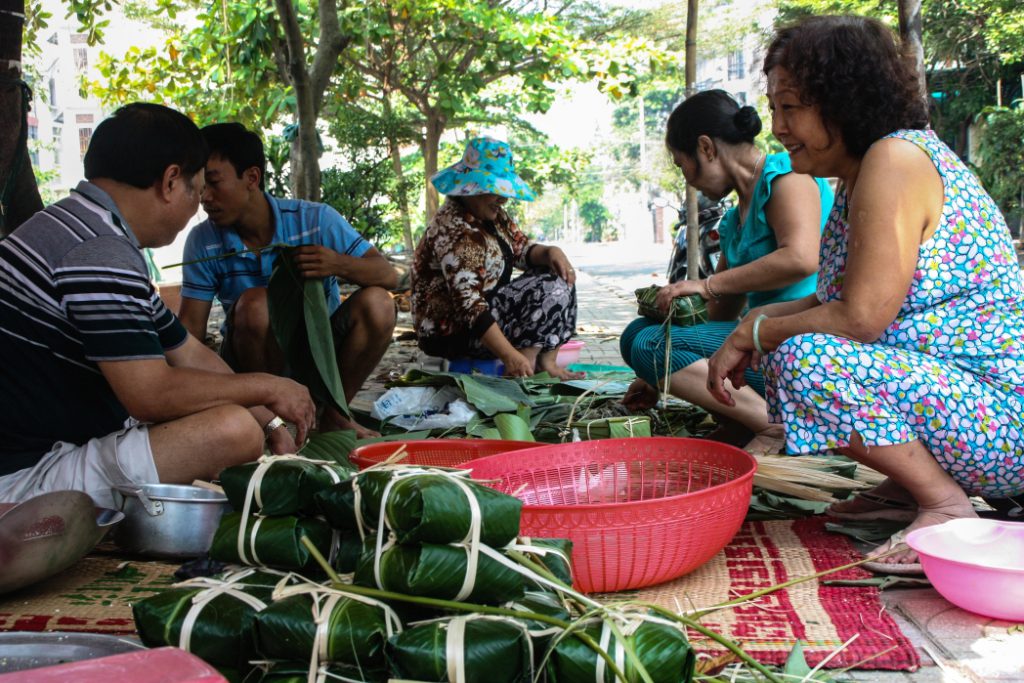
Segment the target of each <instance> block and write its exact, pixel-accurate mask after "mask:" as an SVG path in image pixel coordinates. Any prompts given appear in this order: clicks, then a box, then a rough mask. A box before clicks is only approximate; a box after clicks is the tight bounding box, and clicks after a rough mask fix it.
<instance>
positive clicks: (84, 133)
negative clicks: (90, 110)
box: [78, 128, 92, 161]
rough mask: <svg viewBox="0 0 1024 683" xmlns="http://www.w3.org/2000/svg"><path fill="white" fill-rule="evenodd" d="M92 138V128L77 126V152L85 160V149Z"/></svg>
mask: <svg viewBox="0 0 1024 683" xmlns="http://www.w3.org/2000/svg"><path fill="white" fill-rule="evenodd" d="M90 140H92V128H79V129H78V152H79V153H80V154H81V156H82V160H83V161H84V160H85V151H86V150H87V149H89V141H90Z"/></svg>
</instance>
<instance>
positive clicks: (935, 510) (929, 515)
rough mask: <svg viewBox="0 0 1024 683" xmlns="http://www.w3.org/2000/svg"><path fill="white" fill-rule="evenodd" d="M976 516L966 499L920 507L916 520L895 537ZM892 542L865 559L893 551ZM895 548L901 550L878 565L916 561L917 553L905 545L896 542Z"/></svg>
mask: <svg viewBox="0 0 1024 683" xmlns="http://www.w3.org/2000/svg"><path fill="white" fill-rule="evenodd" d="M977 516H978V515H977V513H976V512H975V511H974V506H973V505H971V503H970V501H967V500H966V499H965V500H962V501H960V500H957V501H954V502H951V503H950V504H948V505H938V506H935V507H921V508H919V509H918V514H917V518H916V519H915V520H914V521H913V522H911V524H910V526H908V527H907V528H906V529H904V530H903V531H901V532H900V533H899V534H898V535H897V536H898V537H899V538H900V539H902V538H903V537H905V536H906V534H908V533H910V532H911V531H913V530H915V529H922V528H924V527H928V526H933V525H935V524H942V523H943V522H948V521H949V520H951V519H970V518H972V517H977ZM894 538H896V537H894ZM892 541H893V539H889V540H888V541H886V542H885V543H883V544H882V545H880V546H879V547H877V548H875V549H874V550H872V551H871V552H870V553H868V554H867V557H868V558H873V557H878V556H879V555H882V554H884V553H887V552H889V551H890V550H893V549H894V548H893V542H892ZM896 546H897V547H901V548H902V550H898V551H897V552H895V553H893V554H892V555H888V556H887V557H883V558H881V559H879V560H877V562H878V564H894V565H895V564H913V563H915V562H917V561H918V556H917V553H916V552H915V551H913V550H911V549H910V548H909V547H908V546H907V545H905V544H903V543H900V542H898V543H897V544H896Z"/></svg>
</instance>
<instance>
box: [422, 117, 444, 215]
mask: <svg viewBox="0 0 1024 683" xmlns="http://www.w3.org/2000/svg"><path fill="white" fill-rule="evenodd" d="M444 127H445V118H444V116H442V115H441V114H439V113H438V112H436V111H433V110H432V111H429V112H427V123H426V126H425V128H426V130H425V131H424V135H423V173H424V176H425V178H424V180H425V182H426V209H427V222H428V223H429V222H430V220H431V219H432V218H433V217H434V214H435V213H437V207H438V200H437V190H435V189H434V184H433V183H431V182H430V179H431V178H432V177H433V175H434V174H435V173H437V151H438V147H439V146H440V144H441V133H443V132H444Z"/></svg>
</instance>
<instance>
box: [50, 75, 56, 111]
mask: <svg viewBox="0 0 1024 683" xmlns="http://www.w3.org/2000/svg"><path fill="white" fill-rule="evenodd" d="M49 86H50V88H49V89H50V106H51V107H54V108H56V106H57V80H56V79H55V78H54V77H53V76H50V83H49Z"/></svg>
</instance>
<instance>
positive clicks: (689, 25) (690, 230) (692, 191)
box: [686, 0, 700, 280]
mask: <svg viewBox="0 0 1024 683" xmlns="http://www.w3.org/2000/svg"><path fill="white" fill-rule="evenodd" d="M697 3H698V0H687V3H686V96H687V97H689V96H690V95H692V94H693V88H694V83H696V81H697ZM697 214H698V208H697V188H695V187H693V186H692V185H690V184H689V183H687V184H686V279H687V280H699V279H700V232H699V228H698V224H697Z"/></svg>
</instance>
